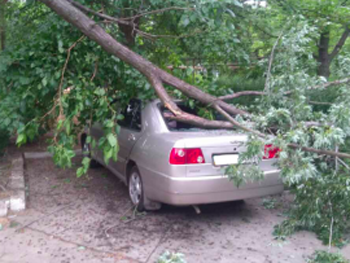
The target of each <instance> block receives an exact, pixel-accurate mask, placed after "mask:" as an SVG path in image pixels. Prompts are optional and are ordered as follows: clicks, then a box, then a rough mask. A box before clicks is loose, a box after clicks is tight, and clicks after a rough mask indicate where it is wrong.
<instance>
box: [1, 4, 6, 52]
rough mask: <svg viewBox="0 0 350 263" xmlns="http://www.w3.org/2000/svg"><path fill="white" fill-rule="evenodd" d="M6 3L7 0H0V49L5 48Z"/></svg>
mask: <svg viewBox="0 0 350 263" xmlns="http://www.w3.org/2000/svg"><path fill="white" fill-rule="evenodd" d="M6 3H7V0H0V50H5V47H6V17H5V5H6Z"/></svg>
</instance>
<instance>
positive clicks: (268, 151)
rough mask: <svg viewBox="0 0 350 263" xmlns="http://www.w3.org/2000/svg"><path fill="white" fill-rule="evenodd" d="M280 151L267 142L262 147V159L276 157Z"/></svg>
mask: <svg viewBox="0 0 350 263" xmlns="http://www.w3.org/2000/svg"><path fill="white" fill-rule="evenodd" d="M280 151H281V149H280V148H277V147H275V146H273V145H272V144H267V145H265V147H264V156H263V159H265V160H266V159H273V158H278V153H279V152H280Z"/></svg>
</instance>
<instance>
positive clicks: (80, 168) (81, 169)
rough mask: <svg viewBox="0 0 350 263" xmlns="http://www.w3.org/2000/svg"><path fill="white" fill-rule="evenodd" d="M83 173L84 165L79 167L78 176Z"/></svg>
mask: <svg viewBox="0 0 350 263" xmlns="http://www.w3.org/2000/svg"><path fill="white" fill-rule="evenodd" d="M83 174H84V168H83V167H79V168H78V169H77V177H78V178H80V177H81V176H82V175H83Z"/></svg>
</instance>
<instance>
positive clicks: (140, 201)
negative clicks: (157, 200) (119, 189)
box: [128, 166, 145, 212]
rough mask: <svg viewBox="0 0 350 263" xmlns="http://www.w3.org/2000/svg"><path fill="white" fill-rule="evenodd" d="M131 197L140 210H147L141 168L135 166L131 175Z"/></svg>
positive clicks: (129, 184)
mask: <svg viewBox="0 0 350 263" xmlns="http://www.w3.org/2000/svg"><path fill="white" fill-rule="evenodd" d="M128 187H129V197H130V199H131V202H132V203H133V204H134V205H135V206H136V209H137V210H138V211H139V212H142V211H144V210H145V204H144V192H143V184H142V179H141V175H140V172H139V170H138V169H137V167H136V166H135V167H133V168H132V169H131V171H130V175H129V182H128Z"/></svg>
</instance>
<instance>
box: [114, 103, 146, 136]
mask: <svg viewBox="0 0 350 263" xmlns="http://www.w3.org/2000/svg"><path fill="white" fill-rule="evenodd" d="M122 114H123V116H124V119H123V120H122V121H119V122H118V124H119V125H120V126H122V127H124V128H128V129H132V130H136V131H141V128H142V122H141V101H139V100H136V99H133V100H131V101H130V102H129V104H128V105H127V106H126V108H125V109H124V111H123V112H122Z"/></svg>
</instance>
